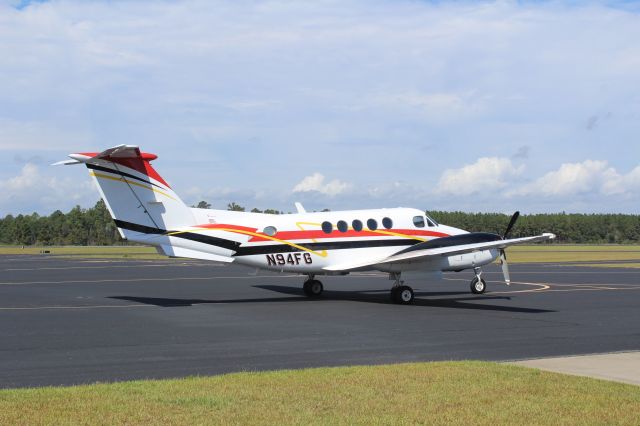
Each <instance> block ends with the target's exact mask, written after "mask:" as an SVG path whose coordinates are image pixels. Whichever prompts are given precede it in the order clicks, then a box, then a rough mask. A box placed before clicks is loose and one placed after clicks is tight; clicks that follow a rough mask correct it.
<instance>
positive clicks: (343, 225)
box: [338, 220, 349, 232]
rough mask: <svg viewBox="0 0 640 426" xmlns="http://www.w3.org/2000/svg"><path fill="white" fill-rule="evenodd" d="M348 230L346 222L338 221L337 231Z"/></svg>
mask: <svg viewBox="0 0 640 426" xmlns="http://www.w3.org/2000/svg"><path fill="white" fill-rule="evenodd" d="M348 230H349V225H347V222H345V221H344V220H339V221H338V231H340V232H347V231H348Z"/></svg>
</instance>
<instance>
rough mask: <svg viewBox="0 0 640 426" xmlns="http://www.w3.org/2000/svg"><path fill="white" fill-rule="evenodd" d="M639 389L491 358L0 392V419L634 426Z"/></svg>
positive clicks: (639, 408)
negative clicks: (607, 425) (613, 425)
mask: <svg viewBox="0 0 640 426" xmlns="http://www.w3.org/2000/svg"><path fill="white" fill-rule="evenodd" d="M639 413H640V387H639V386H633V385H626V384H621V383H614V382H608V381H603V380H597V379H589V378H584V377H575V376H567V375H562V374H557V373H550V372H543V371H539V370H535V369H530V368H525V367H519V366H513V365H505V364H498V363H491V362H479V361H464V362H436V363H419V364H396V365H385V366H375V367H340V368H320V369H307V370H297V371H296V370H284V371H274V372H263V373H235V374H228V375H222V376H214V377H198V378H186V379H178V380H159V381H134V382H123V383H116V384H94V385H86V386H75V387H59V388H51V387H49V388H36V389H18V390H3V391H0V424H7V425H8V424H11V425H15V424H29V425H37V424H129V425H136V424H331V425H333V424H367V425H368V424H465V425H467V424H490V425H495V424H539V425H557V424H594V425H595V424H620V425H624V424H629V425H631V424H638V423H637V422H638V415H639Z"/></svg>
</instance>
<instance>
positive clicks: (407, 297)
mask: <svg viewBox="0 0 640 426" xmlns="http://www.w3.org/2000/svg"><path fill="white" fill-rule="evenodd" d="M391 300H392V301H393V303H397V304H399V305H410V304H411V303H413V289H412V288H411V287H409V286H408V285H401V286H400V287H395V288H393V289H391Z"/></svg>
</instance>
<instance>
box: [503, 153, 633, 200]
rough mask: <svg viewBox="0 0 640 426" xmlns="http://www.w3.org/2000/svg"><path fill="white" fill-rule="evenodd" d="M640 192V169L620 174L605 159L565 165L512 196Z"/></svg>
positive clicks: (607, 194)
mask: <svg viewBox="0 0 640 426" xmlns="http://www.w3.org/2000/svg"><path fill="white" fill-rule="evenodd" d="M638 189H640V166H638V167H636V168H635V169H633V170H632V171H631V172H629V173H628V174H626V175H622V174H620V173H619V172H618V171H617V170H616V169H615V168H614V167H611V166H610V165H609V163H608V162H607V161H604V160H585V161H583V162H581V163H565V164H562V165H561V166H560V167H559V168H558V170H555V171H552V172H549V173H547V174H545V175H544V176H542V177H540V178H538V179H536V180H535V181H533V182H532V183H530V184H527V185H524V186H523V187H521V188H517V189H515V190H513V191H512V192H511V193H510V195H542V196H548V197H568V196H576V195H587V196H589V195H594V194H598V195H603V196H615V195H625V194H629V193H632V192H634V191H636V190H638Z"/></svg>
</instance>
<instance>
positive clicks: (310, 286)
mask: <svg viewBox="0 0 640 426" xmlns="http://www.w3.org/2000/svg"><path fill="white" fill-rule="evenodd" d="M302 290H303V291H304V294H306V295H307V296H308V297H320V295H321V294H322V291H323V290H324V287H323V286H322V283H321V282H320V281H318V280H316V279H314V278H313V275H309V279H308V280H307V281H305V282H304V285H303V286H302Z"/></svg>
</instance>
